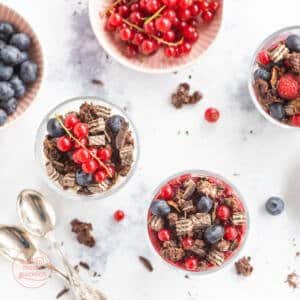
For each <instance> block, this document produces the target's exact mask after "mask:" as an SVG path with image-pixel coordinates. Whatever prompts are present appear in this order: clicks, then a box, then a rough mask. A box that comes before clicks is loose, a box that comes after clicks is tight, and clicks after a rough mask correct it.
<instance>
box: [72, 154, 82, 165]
mask: <svg viewBox="0 0 300 300" xmlns="http://www.w3.org/2000/svg"><path fill="white" fill-rule="evenodd" d="M72 160H73V161H74V163H75V164H81V163H80V161H79V160H78V159H77V151H75V152H74V153H73V154H72Z"/></svg>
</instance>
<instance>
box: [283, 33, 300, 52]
mask: <svg viewBox="0 0 300 300" xmlns="http://www.w3.org/2000/svg"><path fill="white" fill-rule="evenodd" d="M285 45H286V46H287V47H288V48H289V49H290V50H291V51H295V52H300V35H296V34H291V35H290V36H288V37H287V39H286V41H285Z"/></svg>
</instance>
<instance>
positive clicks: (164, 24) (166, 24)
mask: <svg viewBox="0 0 300 300" xmlns="http://www.w3.org/2000/svg"><path fill="white" fill-rule="evenodd" d="M155 27H156V29H157V30H158V31H160V32H167V31H168V30H170V29H171V27H172V22H171V21H170V20H169V19H168V18H166V17H160V18H157V19H156V20H155Z"/></svg>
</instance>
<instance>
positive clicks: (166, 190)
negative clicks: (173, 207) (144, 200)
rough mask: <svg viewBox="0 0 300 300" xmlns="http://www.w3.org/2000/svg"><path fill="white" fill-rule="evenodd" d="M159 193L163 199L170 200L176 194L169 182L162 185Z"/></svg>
mask: <svg viewBox="0 0 300 300" xmlns="http://www.w3.org/2000/svg"><path fill="white" fill-rule="evenodd" d="M159 195H160V198H162V199H165V200H170V199H172V198H173V196H174V191H173V188H172V187H171V186H170V185H169V184H167V185H165V186H163V187H162V189H161V191H160V194H159Z"/></svg>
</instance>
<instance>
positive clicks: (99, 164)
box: [56, 114, 115, 183]
mask: <svg viewBox="0 0 300 300" xmlns="http://www.w3.org/2000/svg"><path fill="white" fill-rule="evenodd" d="M64 127H65V128H66V129H67V130H68V132H69V133H70V135H71V136H72V137H73V136H74V138H71V136H68V135H64V136H61V137H59V138H58V139H57V141H56V146H57V148H58V150H60V151H61V152H69V151H72V154H71V157H72V160H73V161H74V162H75V163H76V164H79V165H81V168H82V170H83V171H84V172H85V173H88V174H93V175H94V180H95V181H96V182H98V183H101V182H103V181H104V180H105V179H106V178H107V177H108V176H109V177H113V176H114V174H115V169H114V167H113V166H112V164H111V163H110V159H111V155H112V151H111V149H110V148H107V147H105V148H96V147H88V134H89V128H88V125H87V124H85V123H82V122H80V120H79V119H78V118H77V117H76V115H75V114H70V115H68V116H67V117H66V118H65V120H64Z"/></svg>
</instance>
